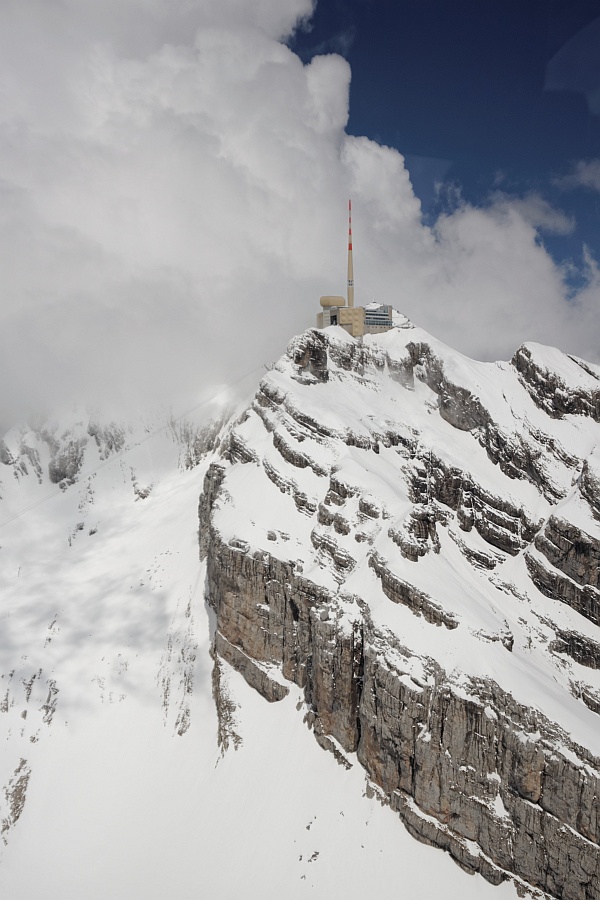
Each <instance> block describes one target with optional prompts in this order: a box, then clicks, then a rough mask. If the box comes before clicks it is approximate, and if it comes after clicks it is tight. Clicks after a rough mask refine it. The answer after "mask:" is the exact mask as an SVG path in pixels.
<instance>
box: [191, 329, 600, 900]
mask: <svg viewBox="0 0 600 900" xmlns="http://www.w3.org/2000/svg"><path fill="white" fill-rule="evenodd" d="M599 422H600V370H599V369H598V368H597V367H594V366H591V365H589V364H586V363H584V362H583V361H581V360H577V359H575V358H571V357H567V356H565V355H564V354H562V353H560V352H559V351H557V350H554V349H552V348H546V347H542V346H540V345H536V344H528V345H525V346H523V347H521V348H520V349H519V350H518V351H517V352H516V354H515V356H514V358H513V360H512V361H511V362H510V363H495V364H489V363H478V362H474V361H472V360H469V359H467V358H465V357H463V356H461V355H460V354H458V353H455V352H454V351H452V350H451V349H450V348H448V347H445V346H444V345H443V344H441V343H439V342H438V341H436V340H435V339H434V338H432V337H431V336H430V335H428V334H426V333H425V332H423V331H422V330H421V329H418V328H414V327H413V326H412V325H411V323H409V322H408V321H404V323H403V324H402V325H401V327H399V328H397V329H394V330H393V331H390V332H388V333H386V334H382V335H376V336H368V337H365V338H364V340H363V341H362V342H357V341H356V340H354V339H353V338H351V337H349V336H348V335H347V334H346V333H345V332H344V331H343V330H341V329H336V328H333V329H327V330H326V331H325V332H318V331H315V330H311V331H308V332H306V333H305V334H304V335H302V336H300V337H299V338H297V339H295V340H294V341H292V343H291V344H290V347H289V348H288V352H287V355H286V356H285V357H283V358H282V360H280V362H279V363H277V365H276V366H275V367H274V369H273V370H272V371H271V372H269V373H268V374H267V375H266V376H265V377H264V378H263V380H262V382H261V385H260V388H259V390H258V392H257V394H256V397H255V399H254V402H253V403H252V406H251V408H250V409H249V410H248V411H247V412H246V414H245V415H243V416H242V417H241V418H240V419H239V421H238V422H237V423H236V425H235V427H234V428H233V429H232V430H231V433H230V435H229V437H228V439H227V441H226V442H225V443H224V445H223V446H222V451H221V458H220V459H219V460H217V461H215V462H214V463H213V464H212V465H211V466H210V468H209V469H208V471H207V475H206V479H205V484H204V492H203V496H202V499H201V504H200V513H201V522H202V525H203V533H202V549H203V554H204V555H205V557H206V559H207V565H208V585H209V600H210V603H211V604H212V606H213V608H214V609H215V611H216V614H217V635H216V647H217V650H218V652H219V654H220V655H221V657H222V658H223V659H225V660H227V661H229V662H230V663H231V664H232V665H234V666H235V667H236V668H237V669H238V670H239V671H240V672H242V673H243V674H244V676H245V678H246V680H247V681H248V682H249V683H250V684H252V685H253V686H255V687H256V688H257V689H258V690H259V691H260V692H261V693H263V695H264V696H265V697H266V698H267V699H269V700H270V701H277V700H279V699H280V698H281V697H284V696H286V693H287V690H288V689H289V688H290V684H293V685H298V686H300V687H302V688H303V690H304V696H305V701H306V704H307V709H308V714H307V721H308V723H309V724H311V725H312V727H313V729H314V733H315V736H316V738H317V740H318V742H319V743H320V744H321V745H322V746H324V747H327V748H328V749H331V750H332V751H333V753H334V755H335V756H336V758H337V759H338V761H340V762H342V763H344V762H345V761H348V762H352V763H353V764H354V765H356V762H357V761H358V762H359V763H360V764H362V766H363V767H364V768H365V770H366V772H367V774H368V776H369V778H370V779H371V780H372V782H373V783H374V784H376V785H378V786H379V788H380V789H381V790H382V792H383V795H384V796H385V798H386V799H387V802H389V803H390V805H391V806H392V807H393V808H394V809H396V810H397V811H398V812H399V813H400V816H401V818H402V819H403V820H404V821H405V823H406V824H407V827H408V828H409V829H410V830H411V831H412V832H413V833H415V834H417V835H419V836H420V837H421V838H422V839H424V840H426V841H429V842H431V843H434V844H437V845H439V846H441V847H444V848H446V849H448V850H449V851H450V853H451V854H452V855H453V856H454V857H455V858H456V859H457V860H458V861H459V862H460V863H461V864H462V865H463V866H465V867H467V868H470V869H473V870H476V871H479V872H481V873H482V874H484V875H485V877H486V878H488V879H489V880H490V881H493V882H500V881H502V880H503V879H505V878H507V877H511V878H516V879H517V881H518V880H523V881H524V882H526V883H528V884H529V885H531V886H535V887H537V888H541V889H543V890H544V891H546V892H548V893H549V894H550V895H552V896H556V897H564V898H569V900H570V898H573V900H592V898H595V900H597V898H599V897H600V847H599V842H600V727H599V725H600V721H599V719H598V714H599V713H600V630H599V625H600V569H599V563H600V450H598V447H599V446H600V424H599Z"/></svg>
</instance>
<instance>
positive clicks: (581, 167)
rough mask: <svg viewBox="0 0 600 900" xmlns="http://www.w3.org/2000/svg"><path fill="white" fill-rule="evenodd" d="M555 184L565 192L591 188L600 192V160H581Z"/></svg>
mask: <svg viewBox="0 0 600 900" xmlns="http://www.w3.org/2000/svg"><path fill="white" fill-rule="evenodd" d="M555 183H556V185H557V186H558V187H561V188H563V189H565V190H569V189H571V188H590V189H591V190H593V191H600V159H591V160H579V161H578V162H576V163H575V164H574V165H573V168H572V170H571V172H569V174H568V175H563V176H562V178H557V179H556V182H555Z"/></svg>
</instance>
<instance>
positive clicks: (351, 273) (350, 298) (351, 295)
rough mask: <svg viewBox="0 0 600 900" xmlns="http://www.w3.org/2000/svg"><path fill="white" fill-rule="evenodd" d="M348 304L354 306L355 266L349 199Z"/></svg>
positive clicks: (349, 201) (350, 202)
mask: <svg viewBox="0 0 600 900" xmlns="http://www.w3.org/2000/svg"><path fill="white" fill-rule="evenodd" d="M348 306H354V268H353V266H352V200H348Z"/></svg>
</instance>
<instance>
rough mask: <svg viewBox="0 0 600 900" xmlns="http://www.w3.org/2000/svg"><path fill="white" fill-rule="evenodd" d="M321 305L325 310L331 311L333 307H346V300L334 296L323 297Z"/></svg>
mask: <svg viewBox="0 0 600 900" xmlns="http://www.w3.org/2000/svg"><path fill="white" fill-rule="evenodd" d="M319 303H320V304H321V306H322V307H323V309H331V307H332V306H345V305H346V298H345V297H333V296H327V297H321V299H320V301H319Z"/></svg>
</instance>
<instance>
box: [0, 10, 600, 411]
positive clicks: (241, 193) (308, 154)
mask: <svg viewBox="0 0 600 900" xmlns="http://www.w3.org/2000/svg"><path fill="white" fill-rule="evenodd" d="M311 10H312V2H311V0H253V2H248V0H169V2H168V3H167V0H118V2H117V0H104V2H103V3H101V4H98V3H95V2H92V0H77V2H76V0H53V2H51V3H49V2H48V0H43V2H42V0H39V2H37V0H28V3H27V4H24V3H22V2H18V0H6V2H5V3H3V4H2V5H1V6H0V96H1V98H2V103H0V269H1V271H2V273H3V275H2V281H1V289H2V299H1V303H0V379H1V380H2V384H3V386H4V392H3V393H4V398H3V401H2V405H0V422H7V423H10V421H11V420H12V418H13V417H15V416H17V415H18V414H21V412H22V411H23V409H26V408H28V407H31V406H35V405H38V404H40V403H45V404H47V405H52V404H53V403H56V402H59V401H62V400H70V399H71V398H72V397H75V396H76V395H82V396H84V397H86V398H89V399H94V400H95V399H96V398H100V399H105V400H106V399H107V398H108V399H109V400H110V398H115V397H119V398H120V397H123V396H124V395H127V394H131V395H132V396H139V397H141V398H143V399H144V400H147V399H148V398H159V399H165V398H170V397H174V396H175V395H177V394H181V393H185V392H187V393H188V394H189V395H190V396H191V395H193V394H194V392H197V391H200V390H205V389H206V386H207V385H210V384H217V383H218V384H222V383H227V382H229V381H234V380H235V379H236V378H238V377H239V376H240V375H241V374H243V372H245V371H247V370H250V369H252V368H257V369H260V367H261V365H262V363H269V362H270V361H271V360H273V359H274V358H276V357H277V356H278V355H279V354H280V353H281V352H283V350H284V348H285V345H286V343H287V341H288V339H289V338H290V337H291V336H292V335H293V334H295V333H297V332H298V331H300V330H302V329H304V328H306V327H309V326H310V325H312V324H313V323H314V317H315V314H316V311H317V308H318V297H319V295H320V294H327V293H340V292H341V291H343V289H344V283H345V227H346V225H345V215H346V213H345V210H346V202H347V198H348V196H352V199H353V205H354V210H355V215H354V222H353V224H354V231H355V273H356V283H357V297H362V299H364V300H369V299H371V298H372V297H373V296H375V297H377V298H378V299H380V300H381V301H385V302H392V303H394V304H395V305H397V306H398V307H399V308H400V309H402V310H403V311H405V312H406V313H407V314H409V315H410V316H411V317H412V318H413V319H414V320H415V321H417V322H419V323H420V324H422V325H424V326H425V327H428V328H430V330H432V331H433V332H434V333H436V334H437V335H438V336H439V337H440V338H442V339H445V340H447V341H448V342H450V343H455V344H456V345H457V346H459V347H460V348H461V349H463V350H465V351H466V352H470V353H473V354H475V355H482V356H485V357H486V358H490V357H493V356H498V355H500V356H502V355H509V354H511V353H512V351H513V350H514V349H515V347H516V346H517V344H518V343H519V342H520V341H521V340H524V339H539V340H547V341H549V342H554V343H559V344H561V345H562V346H565V347H566V349H568V350H571V351H573V352H579V353H580V354H581V355H586V353H588V355H591V356H593V357H594V358H597V357H596V356H595V355H594V354H597V351H595V349H593V348H595V347H596V346H597V345H598V340H597V338H598V326H597V325H596V324H595V319H594V313H595V312H596V311H597V306H598V284H597V277H596V276H595V275H594V273H593V267H592V265H591V263H590V266H588V269H589V271H588V275H589V277H588V278H587V281H586V290H585V291H584V292H583V293H582V295H581V297H579V298H576V299H575V300H570V299H569V295H568V291H567V289H566V286H565V283H564V278H563V273H562V272H561V270H560V269H558V268H557V267H556V266H555V265H554V263H553V262H552V260H551V258H550V256H549V255H548V254H547V252H546V251H545V249H544V247H543V245H542V244H541V243H540V240H539V229H544V228H545V229H551V230H554V231H558V232H559V233H564V231H565V230H567V229H568V228H569V227H570V223H569V222H568V220H567V219H566V218H565V217H564V216H562V214H561V213H560V212H558V211H556V210H553V209H552V208H551V207H549V206H548V205H547V204H545V203H544V201H543V200H541V199H540V198H537V197H535V196H530V197H528V198H521V199H518V198H516V199H515V198H512V199H511V198H510V197H507V196H505V195H500V194H499V195H496V196H495V197H494V198H492V199H491V200H490V203H489V204H488V206H487V207H485V208H483V209H476V208H474V207H471V206H469V205H467V204H465V203H463V202H462V201H461V202H458V203H457V204H456V205H455V207H454V208H453V209H452V210H450V211H449V212H448V213H447V214H446V215H445V216H443V217H441V219H440V220H439V222H438V223H437V225H436V227H435V229H432V228H428V227H426V226H425V225H424V224H423V221H422V218H421V210H420V204H419V201H418V200H417V199H416V197H415V195H414V192H413V189H412V185H411V181H410V175H409V173H408V171H407V169H406V166H405V164H404V160H403V157H402V156H401V155H400V154H399V153H398V152H397V151H396V150H393V149H390V148H388V147H382V146H380V145H378V144H376V143H375V142H373V141H370V140H368V139H367V138H356V137H352V136H349V135H347V134H346V132H345V127H346V123H347V117H348V97H349V89H350V68H349V66H348V64H347V62H346V61H345V60H344V59H342V58H341V57H340V56H338V55H334V54H330V55H325V56H319V57H316V58H315V59H313V61H312V62H311V63H310V64H309V65H307V66H304V65H303V64H302V62H301V61H300V59H299V58H298V57H297V56H296V55H295V54H294V53H293V52H292V51H291V50H290V49H289V48H288V47H287V46H285V44H283V43H281V40H282V39H283V38H285V36H286V35H289V34H290V33H291V32H292V30H293V29H294V27H295V26H296V25H297V23H298V22H299V21H301V20H304V19H306V17H307V16H309V15H310V12H311ZM561 229H562V231H561Z"/></svg>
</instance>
